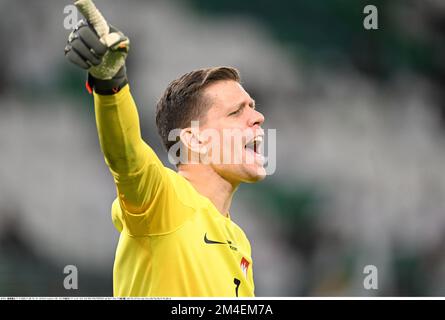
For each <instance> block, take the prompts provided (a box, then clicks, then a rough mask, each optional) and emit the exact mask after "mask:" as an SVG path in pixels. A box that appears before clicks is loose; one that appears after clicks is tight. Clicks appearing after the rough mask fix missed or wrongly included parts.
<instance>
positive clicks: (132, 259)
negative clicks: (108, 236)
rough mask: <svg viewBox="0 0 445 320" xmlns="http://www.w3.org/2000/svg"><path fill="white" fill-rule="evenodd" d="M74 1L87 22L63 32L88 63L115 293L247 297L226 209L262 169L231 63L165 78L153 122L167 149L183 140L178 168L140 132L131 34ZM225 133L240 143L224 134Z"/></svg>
mask: <svg viewBox="0 0 445 320" xmlns="http://www.w3.org/2000/svg"><path fill="white" fill-rule="evenodd" d="M76 6H77V7H78V8H79V10H80V11H81V12H82V13H83V15H84V16H85V18H86V21H81V22H80V23H79V24H78V25H77V26H76V27H75V28H74V30H73V32H72V33H71V34H70V36H69V38H68V44H67V46H66V48H65V56H66V57H67V59H68V60H69V61H71V62H72V63H74V64H75V65H77V66H79V67H81V68H83V69H85V70H87V71H88V80H87V87H88V88H89V89H90V91H92V92H93V94H94V110H95V115H96V124H97V131H98V135H99V141H100V145H101V149H102V152H103V154H104V157H105V162H106V164H107V165H108V167H109V169H110V171H111V174H112V175H113V177H114V181H115V184H116V189H117V197H116V200H115V201H114V202H113V204H112V208H111V212H112V220H113V223H114V225H115V227H116V229H117V230H118V231H119V232H120V238H119V243H118V246H117V249H116V256H115V262H114V270H113V291H114V295H115V296H157V297H160V296H161V297H166V296H167V297H172V296H208V297H211V296H217V297H249V296H254V281H253V270H252V259H251V247H250V243H249V241H248V239H247V237H246V235H245V234H244V232H243V231H242V230H241V228H240V227H239V226H237V225H236V224H235V223H234V222H233V221H232V219H231V215H230V213H229V211H230V206H231V202H232V197H233V195H234V193H235V191H236V190H237V188H238V186H239V185H240V184H241V183H243V182H247V183H250V182H256V181H259V180H261V179H263V178H264V177H265V169H264V165H263V162H264V160H263V157H262V156H261V154H260V153H259V146H260V144H261V141H262V136H263V131H262V129H261V124H262V123H263V121H264V117H263V115H262V114H261V113H259V112H258V111H257V110H255V102H254V100H253V99H252V98H251V97H250V96H249V94H248V93H247V92H246V91H245V90H244V89H243V87H242V86H241V84H240V77H239V73H238V71H237V70H236V69H234V68H230V67H214V68H207V69H200V70H195V71H192V72H189V73H187V74H185V75H183V76H181V77H180V78H178V79H176V80H174V81H173V82H172V83H170V85H169V86H168V87H167V89H166V90H165V92H164V94H163V96H162V97H161V98H160V100H159V102H158V104H157V109H156V125H157V127H158V131H159V134H160V136H161V139H162V141H163V144H164V146H165V147H166V149H167V150H170V151H171V149H172V148H175V147H177V146H178V145H180V147H181V148H180V149H179V150H180V152H181V160H180V162H179V163H177V172H176V171H174V170H171V169H169V168H167V167H165V166H164V165H163V164H162V163H161V162H160V160H159V158H158V157H157V155H156V154H155V153H154V151H153V150H152V149H151V148H150V147H149V146H148V145H147V144H146V143H145V142H144V140H143V139H142V137H141V132H140V126H139V119H138V113H137V109H136V105H135V102H134V100H133V98H132V95H131V93H130V86H129V84H128V80H127V74H126V68H125V59H126V57H127V55H128V52H129V48H130V41H129V39H128V38H127V37H126V36H125V35H124V34H123V33H122V32H120V31H118V30H117V29H116V28H114V27H112V26H110V25H108V23H106V21H105V20H104V18H103V17H102V15H101V14H100V12H99V11H97V9H96V8H95V6H94V4H93V3H92V2H91V1H90V0H79V1H77V2H76ZM192 121H197V123H199V126H198V127H197V126H195V125H192ZM175 130H176V131H175ZM209 131H210V132H212V133H213V134H211V135H208V134H206V133H208V132H209ZM172 132H178V133H179V134H178V135H177V138H176V139H171V138H170V139H169V134H171V133H172ZM227 132H237V133H238V135H239V134H240V135H241V141H242V143H241V144H238V145H236V144H235V145H233V144H231V143H230V144H227V143H225V141H226V140H227V139H225V138H224V134H226V133H227ZM240 132H241V133H240ZM215 133H216V134H215ZM184 150H185V151H186V156H185V157H184V156H183V154H182V153H183V152H184ZM215 155H216V156H215ZM191 159H198V161H191ZM227 159H231V160H230V161H226V160H227ZM223 160H224V161H223ZM236 160H239V161H236Z"/></svg>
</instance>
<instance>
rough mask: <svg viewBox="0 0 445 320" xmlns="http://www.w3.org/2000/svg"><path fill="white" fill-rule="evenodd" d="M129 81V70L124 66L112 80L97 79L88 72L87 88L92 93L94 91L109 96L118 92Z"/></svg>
mask: <svg viewBox="0 0 445 320" xmlns="http://www.w3.org/2000/svg"><path fill="white" fill-rule="evenodd" d="M127 83H128V79H127V72H126V68H125V66H123V67H122V68H121V69H120V70H119V71H118V73H116V75H115V76H114V77H113V78H112V79H110V80H101V79H97V78H95V77H93V76H92V75H91V74H90V73H88V78H87V82H86V88H87V90H88V92H89V93H90V94H91V93H93V91H94V92H96V93H97V94H100V95H106V96H108V95H113V94H116V93H118V92H119V91H120V90H121V89H122V88H123V87H125V85H126V84H127Z"/></svg>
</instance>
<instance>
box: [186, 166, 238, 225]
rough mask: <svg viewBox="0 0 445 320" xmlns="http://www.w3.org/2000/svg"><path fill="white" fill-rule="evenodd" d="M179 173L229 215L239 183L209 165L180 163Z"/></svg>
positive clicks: (219, 209)
mask: <svg viewBox="0 0 445 320" xmlns="http://www.w3.org/2000/svg"><path fill="white" fill-rule="evenodd" d="M178 173H179V174H180V175H182V176H183V177H184V178H186V179H187V180H188V181H189V182H190V183H191V184H192V185H193V187H194V188H195V189H196V191H198V192H199V193H200V194H201V195H203V196H205V197H207V198H208V199H210V201H211V202H212V203H213V204H214V206H215V207H216V209H218V211H219V212H220V213H221V214H222V215H223V216H225V217H227V216H228V214H229V210H230V205H231V204H232V197H233V194H234V193H235V191H236V189H237V187H238V185H234V184H232V183H230V182H229V181H227V180H226V179H224V178H223V177H221V176H220V175H219V174H218V173H217V172H216V171H215V170H213V168H212V167H210V166H208V165H201V164H186V165H180V166H179V169H178Z"/></svg>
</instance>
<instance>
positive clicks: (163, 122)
mask: <svg viewBox="0 0 445 320" xmlns="http://www.w3.org/2000/svg"><path fill="white" fill-rule="evenodd" d="M222 80H233V81H236V82H240V74H239V72H238V70H237V69H235V68H231V67H214V68H206V69H199V70H194V71H192V72H189V73H186V74H184V75H183V76H181V77H180V78H178V79H176V80H174V81H172V82H171V83H170V84H169V85H168V87H167V89H166V90H165V92H164V94H163V95H162V97H161V98H160V99H159V101H158V103H157V106H156V126H157V127H158V132H159V135H160V136H161V139H162V143H163V144H164V147H165V148H166V149H167V150H169V149H170V147H171V146H172V145H174V144H175V143H176V141H169V140H168V135H169V133H170V132H171V130H173V129H183V128H187V127H188V126H190V124H191V121H193V120H198V119H199V118H200V117H201V116H203V115H204V114H205V113H206V112H207V110H208V108H209V106H210V104H209V103H208V101H206V99H204V97H203V95H202V93H203V91H204V89H205V88H206V87H207V86H208V85H209V84H211V83H214V82H217V81H222Z"/></svg>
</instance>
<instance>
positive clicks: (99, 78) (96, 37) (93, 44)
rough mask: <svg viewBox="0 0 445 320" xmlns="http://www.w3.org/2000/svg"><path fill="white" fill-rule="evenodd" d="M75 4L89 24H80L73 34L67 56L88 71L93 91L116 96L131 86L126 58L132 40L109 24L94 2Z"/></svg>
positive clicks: (84, 22) (82, 0)
mask: <svg viewBox="0 0 445 320" xmlns="http://www.w3.org/2000/svg"><path fill="white" fill-rule="evenodd" d="M75 5H76V6H77V8H78V9H79V11H80V12H81V13H82V14H83V15H84V16H85V18H86V21H84V20H82V21H80V22H79V23H78V24H77V25H76V26H75V27H74V29H73V31H72V32H71V34H70V35H69V37H68V44H67V46H66V47H65V56H66V57H67V59H68V60H69V61H71V62H72V63H74V64H75V65H77V66H79V67H81V68H82V69H85V70H88V81H87V87H88V89H89V91H91V90H93V89H94V91H95V92H97V93H99V94H114V93H116V92H118V91H119V90H120V89H121V88H122V87H124V86H125V85H126V84H127V83H128V81H127V76H126V68H125V59H126V58H127V55H128V51H129V49H130V40H129V39H128V38H127V37H126V36H125V35H124V34H123V33H122V32H120V31H119V30H117V29H116V28H114V27H113V26H110V25H108V23H107V22H106V21H105V19H104V18H103V16H102V14H101V13H100V12H99V11H98V10H97V9H96V7H95V5H94V4H93V2H92V1H91V0H79V1H77V2H76V3H75Z"/></svg>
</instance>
